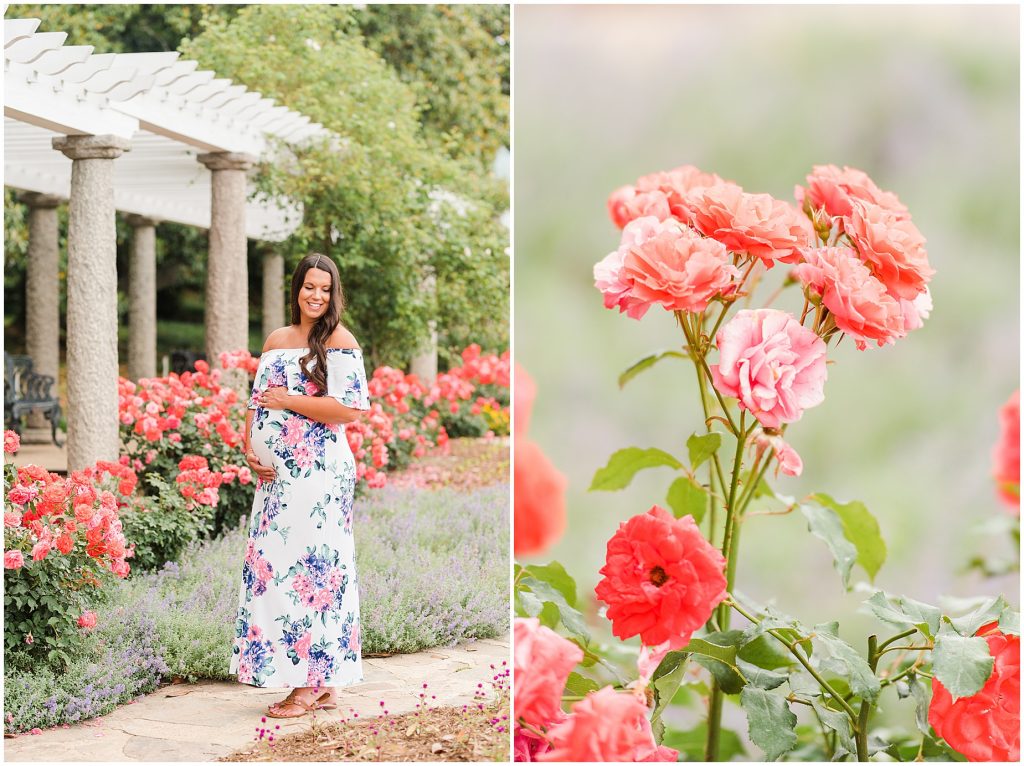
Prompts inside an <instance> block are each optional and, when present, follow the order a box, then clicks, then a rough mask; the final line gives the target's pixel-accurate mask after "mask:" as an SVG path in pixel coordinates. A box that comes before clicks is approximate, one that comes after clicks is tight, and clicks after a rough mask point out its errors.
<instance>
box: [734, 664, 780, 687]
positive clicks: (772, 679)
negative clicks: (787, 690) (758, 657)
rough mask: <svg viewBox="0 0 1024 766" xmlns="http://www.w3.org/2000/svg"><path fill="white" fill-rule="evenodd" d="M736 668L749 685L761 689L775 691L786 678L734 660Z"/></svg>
mask: <svg viewBox="0 0 1024 766" xmlns="http://www.w3.org/2000/svg"><path fill="white" fill-rule="evenodd" d="M736 667H737V668H739V671H740V673H742V674H743V675H744V677H745V678H746V679H747V681H748V682H749V683H752V684H753V685H754V686H759V687H761V688H762V689H776V688H778V687H779V686H782V684H784V683H785V682H786V679H787V678H788V676H787V675H786V674H785V673H775V672H774V671H771V670H765V669H764V668H759V667H758V666H757V665H752V664H751V663H749V662H744V661H743V660H740V659H738V660H736Z"/></svg>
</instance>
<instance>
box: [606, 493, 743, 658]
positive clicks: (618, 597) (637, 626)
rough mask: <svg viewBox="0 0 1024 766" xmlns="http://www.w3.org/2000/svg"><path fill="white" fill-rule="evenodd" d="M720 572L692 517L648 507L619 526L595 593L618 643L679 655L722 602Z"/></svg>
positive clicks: (722, 562) (722, 577)
mask: <svg viewBox="0 0 1024 766" xmlns="http://www.w3.org/2000/svg"><path fill="white" fill-rule="evenodd" d="M724 567H725V559H724V558H723V557H722V554H721V553H719V552H718V550H716V549H715V548H714V547H713V546H712V545H711V544H710V543H708V541H707V540H705V539H704V537H703V536H702V535H701V533H700V530H699V529H698V528H697V524H696V523H695V522H694V520H693V517H692V516H684V517H683V518H681V519H677V518H675V517H674V516H673V515H672V514H670V513H669V512H668V511H666V510H665V509H664V508H660V507H659V506H653V507H652V508H651V509H650V510H649V511H648V512H647V513H642V514H638V515H637V516H634V517H633V518H631V519H629V520H628V521H626V522H623V523H622V524H620V525H619V528H618V530H617V531H616V532H615V534H614V535H612V537H611V539H610V540H609V541H608V547H607V554H606V557H605V565H604V566H603V567H602V568H601V571H600V574H602V575H604V579H603V580H601V581H600V582H599V583H598V584H597V587H596V588H595V589H594V590H595V592H596V593H597V597H598V598H599V599H600V600H601V601H603V602H605V603H606V604H607V605H608V611H607V616H608V619H609V620H611V623H612V633H614V634H615V635H616V636H617V637H619V638H621V639H623V640H625V639H627V638H632V637H633V636H636V635H639V636H640V640H641V641H642V642H643V643H644V644H646V645H648V646H657V645H659V644H662V643H664V642H668V643H669V646H670V648H672V649H678V648H679V647H681V646H685V645H686V644H687V643H688V642H689V641H690V636H691V635H692V634H693V631H695V630H697V629H698V628H699V627H700V626H702V625H703V624H704V623H705V622H707V621H708V618H709V617H710V616H711V612H712V611H713V610H714V608H715V607H716V606H717V605H718V604H719V602H721V601H722V599H724V598H725V587H726V581H725V575H724V574H722V570H723V569H724Z"/></svg>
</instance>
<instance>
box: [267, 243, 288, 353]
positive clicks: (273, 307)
mask: <svg viewBox="0 0 1024 766" xmlns="http://www.w3.org/2000/svg"><path fill="white" fill-rule="evenodd" d="M290 321H291V316H285V307H284V256H283V255H281V254H280V253H278V252H275V251H274V250H273V249H271V248H267V249H266V250H265V251H264V252H263V337H264V338H266V337H267V336H268V335H270V333H272V332H273V331H274V330H276V329H278V328H279V327H283V326H284V325H285V324H286V323H288V322H290Z"/></svg>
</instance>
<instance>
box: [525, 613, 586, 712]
mask: <svg viewBox="0 0 1024 766" xmlns="http://www.w3.org/2000/svg"><path fill="white" fill-rule="evenodd" d="M514 652H515V657H514V685H515V700H516V716H517V720H520V721H525V722H526V723H527V724H529V725H530V726H534V727H543V726H547V725H548V724H550V723H551V722H552V721H554V720H555V719H556V718H558V717H559V716H560V715H562V707H561V705H562V689H564V688H565V681H566V679H567V678H568V677H569V673H570V672H571V671H572V669H573V668H574V667H575V666H576V664H577V663H579V662H582V661H583V650H582V649H580V648H579V647H578V646H576V644H574V643H573V642H572V641H570V640H568V639H566V638H562V637H561V636H560V635H558V634H557V633H555V632H554V631H553V630H551V629H550V628H547V627H544V626H543V625H541V624H540V620H538V619H537V618H536V617H529V618H525V619H524V618H516V621H515V643H514Z"/></svg>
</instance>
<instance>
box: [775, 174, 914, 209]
mask: <svg viewBox="0 0 1024 766" xmlns="http://www.w3.org/2000/svg"><path fill="white" fill-rule="evenodd" d="M794 195H795V196H796V200H797V202H799V203H800V204H801V205H803V204H804V203H805V202H808V203H810V206H811V207H812V208H822V207H823V208H825V212H826V213H828V214H829V215H831V216H846V215H850V209H851V204H850V203H851V200H855V199H856V200H861V201H862V202H870V203H872V204H875V205H878V206H879V207H883V208H885V209H887V210H889V211H891V212H893V213H894V214H896V215H897V216H899V217H901V218H909V217H910V213H909V212H908V211H907V208H906V206H905V205H904V204H903V203H902V202H900V200H899V197H897V196H896V195H895V194H893V193H892V192H887V191H882V190H881V189H879V188H878V187H877V186H876V185H875V182H874V181H872V180H871V179H870V178H869V177H868V174H867V173H865V172H864V171H863V170H857V169H856V168H851V167H847V166H845V165H844V166H843V169H842V170H840V169H839V168H837V167H836V166H835V165H815V166H814V167H813V168H812V169H811V174H810V175H809V176H807V188H806V189H804V188H803V187H801V186H797V187H796V189H795V191H794Z"/></svg>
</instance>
